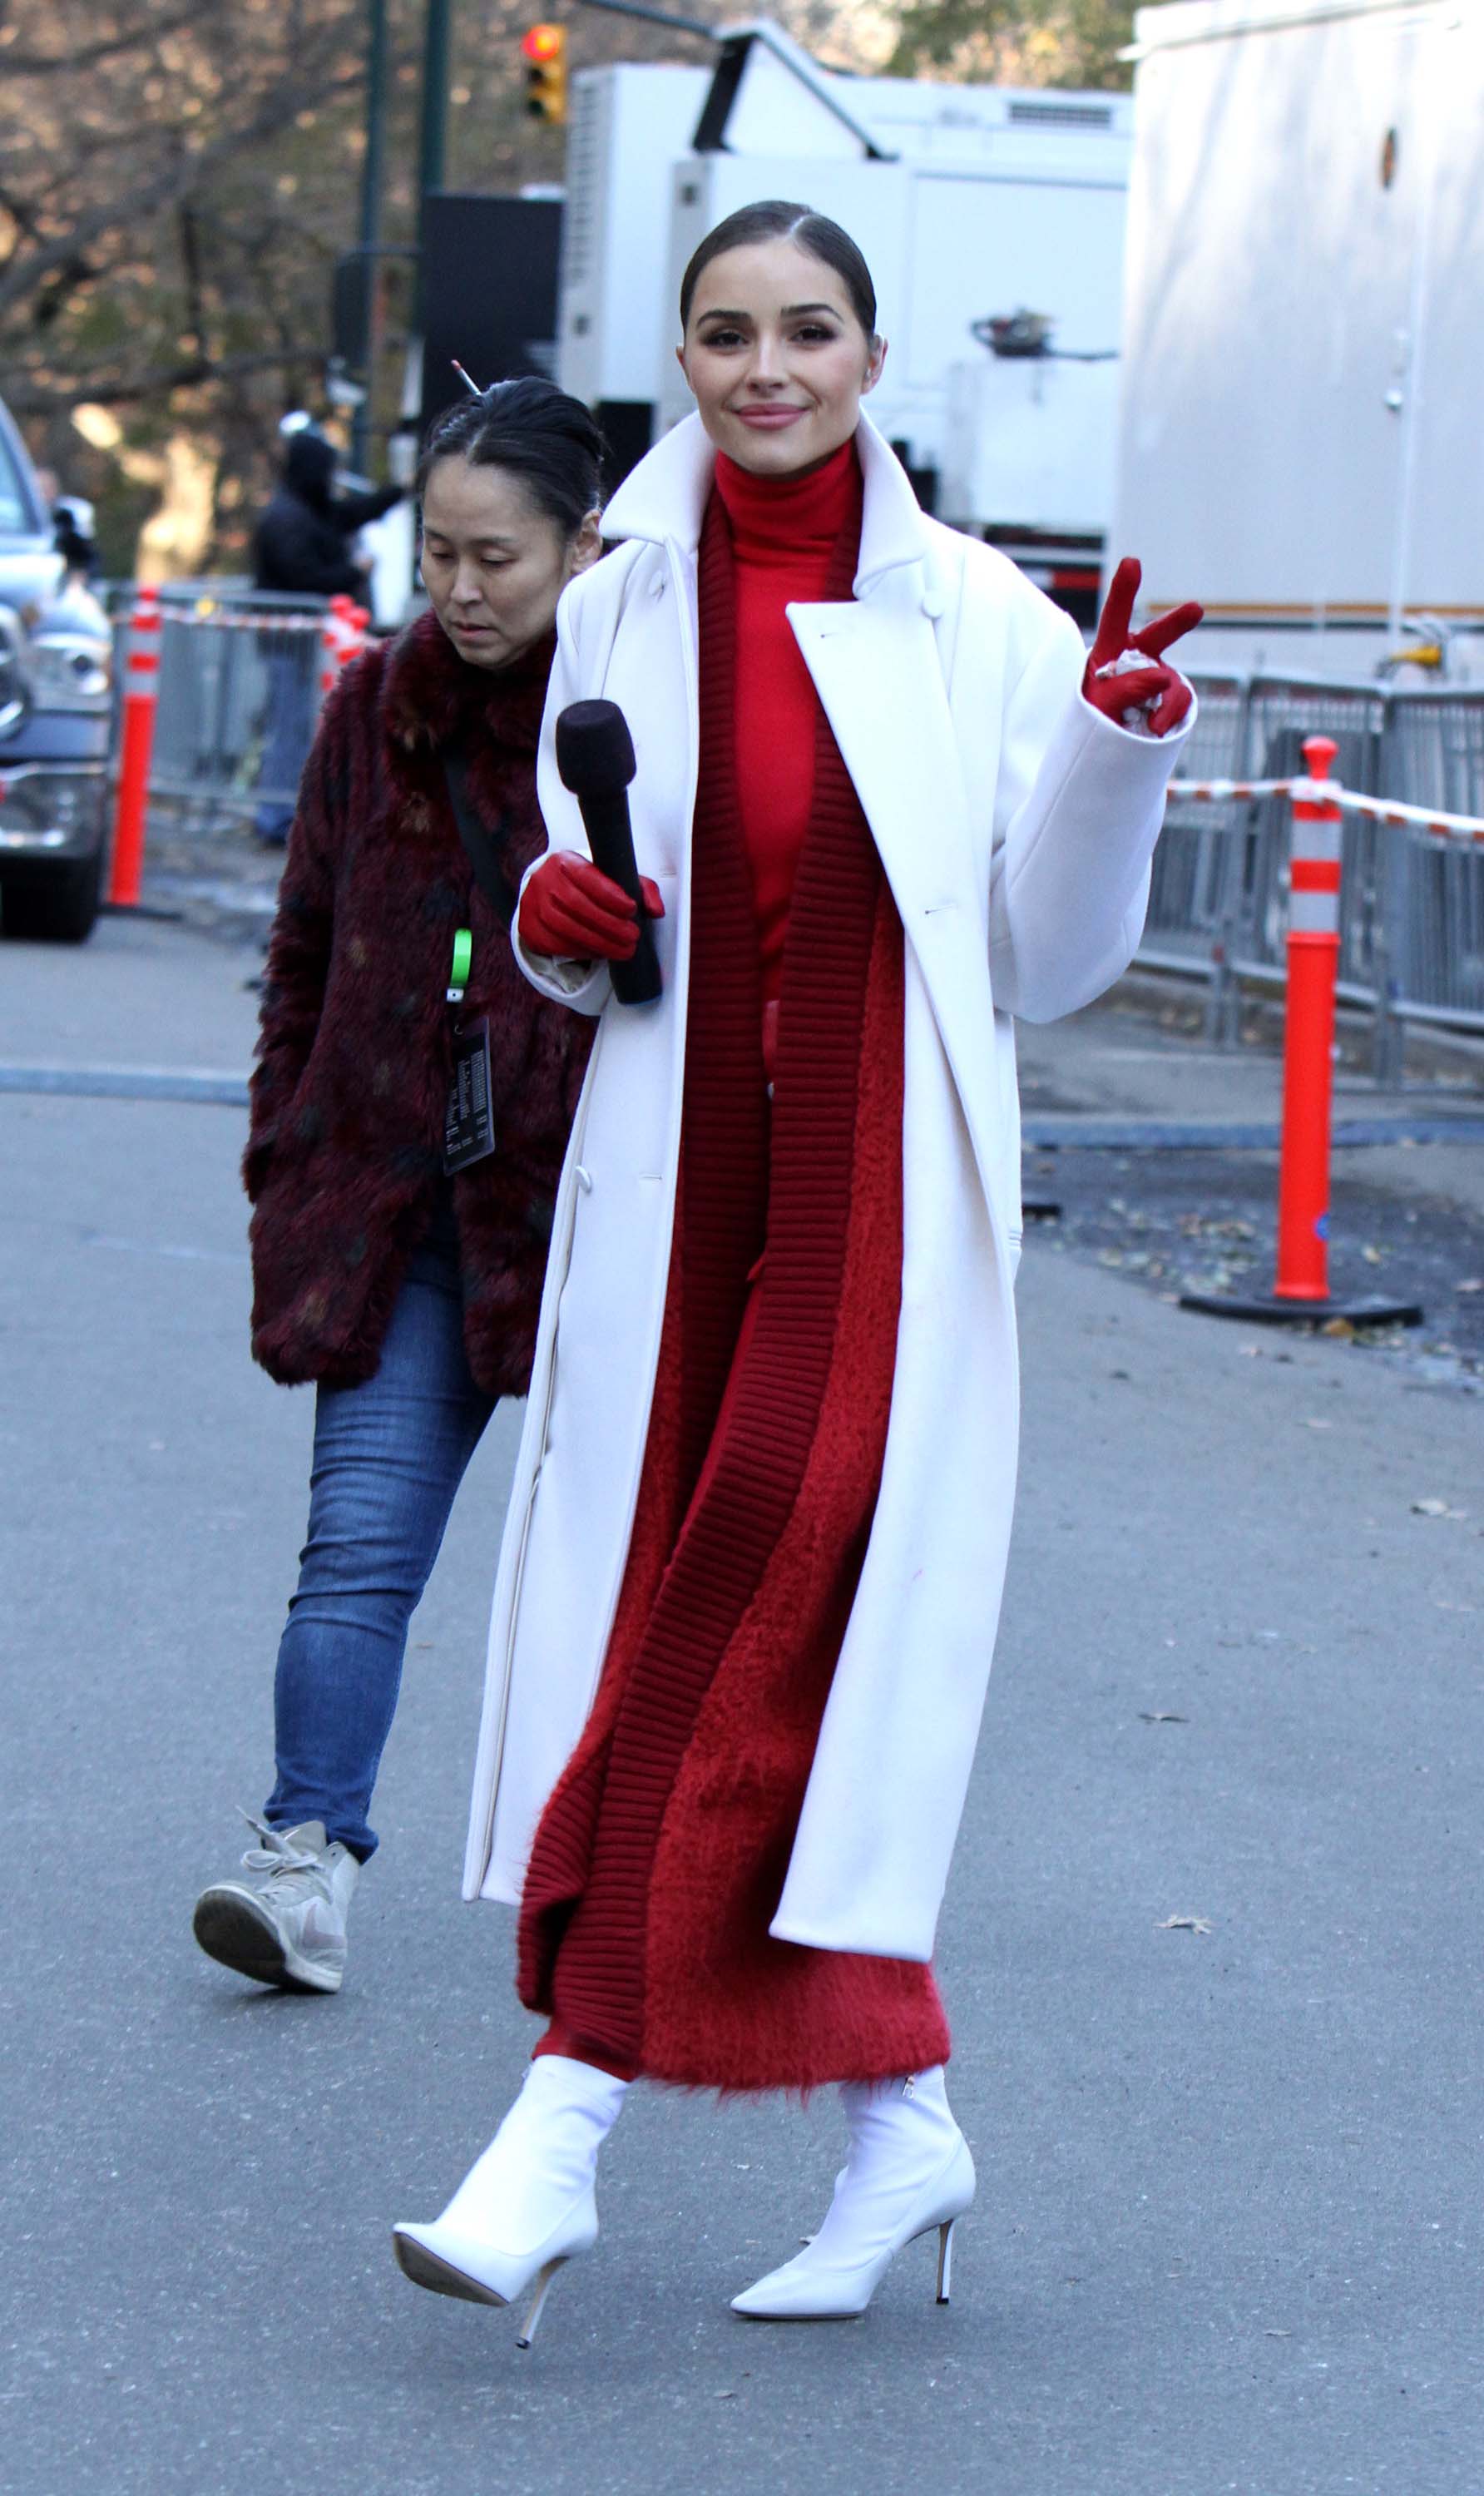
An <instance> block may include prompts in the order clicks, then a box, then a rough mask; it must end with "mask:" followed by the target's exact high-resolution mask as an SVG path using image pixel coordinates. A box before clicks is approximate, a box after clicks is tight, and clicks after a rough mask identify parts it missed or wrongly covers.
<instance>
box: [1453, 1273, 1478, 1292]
mask: <svg viewBox="0 0 1484 2496" xmlns="http://www.w3.org/2000/svg"><path fill="white" fill-rule="evenodd" d="M1453 1288H1454V1290H1455V1291H1456V1292H1484V1274H1470V1275H1469V1280H1468V1282H1467V1283H1455V1284H1454V1286H1453Z"/></svg>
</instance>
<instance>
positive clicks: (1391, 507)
mask: <svg viewBox="0 0 1484 2496" xmlns="http://www.w3.org/2000/svg"><path fill="white" fill-rule="evenodd" d="M1135 44H1136V53H1137V62H1138V67H1137V79H1136V86H1135V106H1136V110H1135V140H1134V165H1133V179H1132V184H1131V188H1130V194H1129V209H1128V288H1127V296H1126V302H1125V320H1124V341H1125V362H1124V368H1123V394H1122V414H1121V421H1120V428H1119V453H1118V470H1117V483H1116V491H1115V503H1114V522H1113V529H1112V532H1111V536H1110V543H1109V551H1110V554H1111V553H1117V552H1119V551H1122V550H1124V549H1131V550H1133V551H1136V552H1137V553H1139V554H1140V555H1141V556H1142V557H1143V560H1144V572H1145V593H1146V599H1147V603H1148V604H1149V606H1150V607H1151V608H1155V607H1159V606H1165V605H1169V604H1172V603H1173V602H1174V601H1175V600H1176V599H1180V598H1188V597H1194V598H1199V599H1201V600H1202V601H1203V602H1204V603H1205V606H1206V609H1207V614H1208V618H1209V621H1208V622H1207V624H1206V625H1205V626H1204V627H1203V628H1202V631H1201V632H1200V634H1199V635H1198V636H1197V637H1196V639H1195V640H1194V641H1193V642H1192V643H1190V644H1187V645H1186V646H1187V647H1188V648H1190V651H1191V653H1192V658H1193V661H1194V663H1195V664H1197V665H1201V666H1206V667H1210V668H1227V667H1238V668H1243V667H1250V668H1254V669H1259V670H1261V669H1266V670H1269V671H1277V672H1280V673H1293V672H1304V673H1310V674H1318V675H1322V676H1324V677H1325V678H1327V679H1330V680H1334V679H1338V678H1355V677H1357V676H1365V675H1369V674H1370V673H1371V672H1372V671H1374V670H1375V669H1376V666H1377V665H1378V664H1380V663H1383V662H1385V661H1387V660H1388V658H1389V657H1390V655H1391V654H1392V653H1394V652H1395V651H1396V650H1397V649H1398V648H1399V647H1402V646H1404V633H1405V630H1406V628H1407V626H1408V622H1409V620H1410V622H1411V624H1412V625H1413V626H1414V627H1415V624H1416V621H1417V619H1418V618H1420V617H1427V618H1436V619H1438V622H1439V623H1440V625H1441V627H1442V639H1443V640H1444V642H1445V644H1446V642H1447V641H1448V640H1449V637H1450V636H1453V635H1456V636H1458V638H1457V639H1456V640H1452V644H1451V649H1450V650H1449V652H1448V657H1449V662H1450V672H1451V673H1452V675H1453V676H1454V677H1455V678H1458V677H1460V676H1467V675H1468V673H1469V663H1470V657H1471V663H1472V672H1473V674H1474V676H1475V678H1477V677H1478V676H1479V675H1480V674H1481V673H1484V641H1481V640H1478V639H1476V638H1472V637H1476V636H1478V635H1479V634H1480V633H1481V632H1484V457H1481V451H1480V435H1481V426H1480V415H1479V408H1480V399H1481V390H1484V184H1481V183H1480V179H1479V133H1480V130H1481V128H1484V7H1481V5H1480V0H1447V5H1445V6H1442V7H1438V6H1435V5H1430V0H1423V5H1418V0H1175V5H1173V6H1169V7H1164V8H1155V9H1144V10H1141V11H1140V12H1139V14H1138V16H1137V17H1136V19H1135ZM1428 638H1432V637H1431V633H1430V632H1429V633H1428Z"/></svg>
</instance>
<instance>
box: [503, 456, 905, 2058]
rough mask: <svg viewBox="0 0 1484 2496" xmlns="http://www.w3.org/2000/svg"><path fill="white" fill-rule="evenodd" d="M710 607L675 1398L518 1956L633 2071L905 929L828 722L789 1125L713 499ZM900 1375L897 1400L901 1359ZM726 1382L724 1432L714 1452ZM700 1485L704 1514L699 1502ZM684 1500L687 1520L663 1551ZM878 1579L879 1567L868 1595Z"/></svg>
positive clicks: (802, 1430) (815, 1397)
mask: <svg viewBox="0 0 1484 2496" xmlns="http://www.w3.org/2000/svg"><path fill="white" fill-rule="evenodd" d="M855 559H856V548H855V546H854V545H853V544H844V543H843V544H842V545H841V546H840V548H839V552H838V555H837V559H836V564H835V568H834V574H833V577H832V578H831V580H830V582H829V585H828V594H829V595H830V596H831V597H833V598H836V599H841V598H847V597H849V595H850V582H851V579H852V577H853V573H854V567H855ZM699 602H700V651H701V662H700V716H701V732H700V781H699V792H698V796H697V801H696V820H695V833H694V842H695V848H694V860H693V877H692V927H691V977H690V1008H689V1019H688V1028H687V1042H686V1072H685V1107H684V1125H683V1144H682V1153H681V1175H680V1192H679V1202H678V1208H677V1230H676V1248H675V1252H674V1257H673V1259H672V1267H671V1285H670V1299H669V1316H668V1318H667V1322H666V1342H665V1354H664V1355H663V1356H662V1372H663V1373H667V1382H666V1375H665V1374H662V1386H661V1393H660V1395H659V1396H658V1398H657V1404H656V1413H655V1420H654V1421H653V1422H652V1426H651V1446H650V1449H649V1450H648V1451H647V1453H646V1468H645V1473H646V1482H645V1489H644V1491H643V1492H641V1497H640V1514H639V1519H638V1521H637V1522H636V1527H635V1547H634V1551H633V1552H632V1553H631V1579H630V1581H629V1582H626V1587H625V1595H624V1600H623V1602H622V1604H621V1606H620V1612H619V1619H618V1623H617V1626H616V1629H615V1634H614V1638H613V1640H612V1642H611V1644H610V1649H609V1656H608V1660H607V1665H606V1668H605V1672H604V1679H603V1689H602V1691H601V1692H600V1699H599V1704H598V1706H597V1707H596V1708H595V1712H594V1721H593V1723H592V1725H591V1726H590V1728H589V1732H588V1735H587V1736H586V1737H584V1741H583V1743H582V1744H581V1745H579V1748H578V1752H577V1753H576V1754H575V1755H574V1757H573V1760H572V1763H570V1765H569V1768H568V1770H567V1772H566V1773H565V1775H564V1777H563V1779H562V1781H561V1783H560V1784H559V1786H558V1788H557V1791H556V1794H554V1796H553V1798H552V1801H551V1803H550V1804H549V1805H548V1807H547V1811H546V1813H545V1815H544V1817H543V1820H542V1824H541V1829H540V1831H539V1833H538V1837H537V1842H536V1846H535V1849H534V1852H533V1856H532V1861H531V1867H530V1872H529V1875H528V1878H527V1884H526V1889H525V1896H524V1901H523V1908H522V1917H521V1932H520V1990H521V1995H522V1998H523V1999H524V2000H525V2001H526V2002H527V2003H528V2004H529V2005H530V2006H531V2007H532V2008H534V2009H542V2010H554V2011H555V2012H556V2014H557V2016H558V2019H559V2021H560V2022H561V2023H562V2024H563V2026H564V2028H565V2029H566V2031H567V2032H568V2033H569V2034H570V2035H571V2036H572V2038H574V2039H576V2040H577V2041H579V2043H580V2044H581V2045H582V2046H585V2047H586V2048H587V2049H588V2050H590V2051H598V2052H601V2053H603V2054H605V2055H607V2056H609V2057H612V2058H615V2059H616V2060H618V2061H621V2062H622V2061H626V2060H627V2061H629V2062H632V2063H633V2064H634V2065H635V2066H637V2065H638V2064H639V2063H640V2061H641V2057H642V2046H643V2025H644V2002H645V1958H646V1916H647V1912H648V1900H649V1885H650V1880H651V1877H652V1873H653V1866H654V1860H655V1853H656V1848H657V1846H658V1844H659V1840H660V1835H661V1828H662V1823H663V1822H664V1819H665V1810H666V1807H667V1805H668V1803H669V1801H670V1798H671V1796H672V1794H673V1793H674V1790H675V1783H676V1778H677V1775H678V1773H679V1770H680V1767H681V1763H682V1760H683V1759H684V1756H685V1753H686V1750H687V1746H688V1744H689V1743H690V1741H691V1739H692V1736H693V1733H694V1732H695V1730H696V1721H697V1717H698V1714H699V1711H700V1708H701V1706H702V1703H703V1701H704V1700H705V1698H706V1695H707V1692H708V1690H709V1689H710V1686H711V1683H712V1680H713V1678H714V1676H715V1674H716V1672H717V1669H718V1667H719V1665H720V1664H721V1662H722V1660H723V1658H724V1656H725V1655H726V1654H727V1649H728V1645H729V1642H730V1641H732V1639H733V1638H734V1637H735V1635H736V1633H737V1631H738V1628H739V1624H741V1622H742V1621H743V1618H744V1615H745V1614H746V1613H747V1611H748V1607H749V1606H750V1604H751V1603H752V1602H753V1599H754V1597H755V1596H756V1594H757V1590H758V1588H759V1586H760V1585H761V1583H762V1582H763V1579H764V1576H765V1573H766V1572H767V1570H768V1567H769V1563H770V1561H771V1559H772V1557H773V1555H774V1553H775V1552H776V1550H777V1548H778V1545H779V1543H780V1540H781V1538H782V1537H783V1535H784V1533H785V1529H786V1528H787V1526H788V1522H789V1518H790V1515H791V1513H792V1511H793V1508H794V1504H795V1502H796V1500H797V1498H798V1495H799V1489H800V1484H801V1483H802V1482H803V1480H804V1476H805V1471H806V1467H807V1466H808V1464H809V1459H810V1454H811V1450H812V1449H813V1447H814V1444H815V1439H816V1433H817V1429H818V1427H819V1416H820V1408H821V1402H822V1399H823V1396H824V1391H825V1387H826V1383H827V1381H828V1379H829V1376H830V1368H831V1359H832V1356H833V1354H834V1352H835V1349H836V1333H837V1322H838V1314H839V1307H840V1298H841V1290H842V1277H843V1274H844V1271H845V1264H846V1254H847V1244H848V1233H849V1231H850V1214H851V1201H852V1197H851V1191H852V1181H853V1176H854V1168H855V1152H856V1114H857V1105H858V1100H859V1094H860V1081H861V1057H862V1045H863V1032H864V1028H865V1018H866V1012H867V997H868V986H869V975H870V971H871V963H872V949H873V942H874V941H875V940H876V938H877V935H878V931H879V916H880V912H881V908H882V907H883V906H885V907H887V908H888V912H889V905H885V904H884V896H883V880H882V875H881V863H880V860H879V858H878V855H877V852H876V848H875V845H874V842H873V841H872V838H871V834H870V830H869V827H868V826H867V825H866V822H865V820H864V817H863V815H862V812H861V808H860V803H859V800H858V798H857V797H856V795H855V791H854V788H853V786H852V784H851V782H850V776H849V773H848V772H847V770H846V767H845V764H844V762H843V761H842V759H841V756H840V753H839V750H838V748H837V746H836V744H835V740H834V737H833V735H832V734H831V733H830V729H829V726H828V722H827V721H826V719H825V717H824V715H823V712H822V710H821V712H820V714H819V729H818V746H817V754H816V763H815V781H814V799H813V806H812V811H811V818H810V829H809V833H808V837H807V839H806V842H805V845H804V850H803V855H802V858H801V861H800V866H799V871H798V878H797V883H796V886H795V889H794V896H793V903H792V908H791V911H790V915H789V921H788V944H787V951H786V955H785V966H784V983H783V996H782V1004H781V1012H780V1026H779V1039H778V1051H777V1066H776V1077H775V1099H774V1102H773V1106H772V1114H771V1119H770V1117H769V1110H768V1103H767V1097H766V1089H765V1083H764V1078H763V1069H762V1055H761V985H760V979H759V972H758V960H757V927H756V920H755V916H754V908H753V894H752V889H751V882H750V876H749V869H748V862H747V856H746V851H745V848H744V843H743V835H742V827H741V824H740V820H739V815H738V808H737V799H736V786H735V774H734V769H733V749H732V721H733V709H734V705H733V671H734V643H733V634H734V612H735V598H734V582H733V567H732V550H731V540H730V533H729V529H728V525H727V517H726V514H725V512H724V510H723V508H722V506H721V504H720V502H719V501H718V500H717V499H716V498H715V497H713V499H712V502H711V504H710V506H709V508H708V511H707V515H706V521H705V527H704V531H703V534H702V539H701V549H700V582H699ZM893 923H894V915H893ZM899 941H900V940H899V939H898V943H899ZM896 1045H897V1046H899V1045H900V1043H899V1041H898V1042H897V1043H896ZM894 1149H895V1150H896V1151H898V1152H899V1151H900V1144H899V1143H897V1144H896V1145H895V1146H894ZM763 1252H765V1256H764V1264H763V1268H762V1275H761V1280H760V1283H759V1284H758V1286H757V1307H756V1311H755V1319H754V1324H753V1326H752V1327H751V1329H750V1332H749V1336H748V1340H747V1343H746V1348H745V1351H744V1353H743V1355H742V1357H741V1359H740V1361H737V1362H736V1376H735V1378H732V1377H731V1373H732V1369H733V1363H734V1360H735V1359H736V1355H737V1346H738V1337H739V1332H740V1329H741V1326H742V1320H743V1314H744V1310H745V1309H746V1307H747V1302H748V1291H749V1278H750V1276H751V1274H752V1272H753V1270H754V1268H755V1266H756V1264H757V1258H758V1256H759V1253H763ZM677 1336H678V1363H677V1361H676V1359H675V1352H676V1339H677ZM879 1357H880V1359H881V1360H883V1361H884V1363H885V1377H886V1378H887V1379H888V1380H889V1376H890V1363H891V1346H890V1342H889V1341H888V1342H886V1343H885V1344H883V1345H881V1347H879ZM729 1379H730V1380H731V1393H730V1398H729V1402H728V1407H727V1422H726V1426H725V1429H724V1430H723V1432H722V1434H721V1437H720V1439H719V1440H718V1442H717V1444H716V1446H715V1447H713V1446H712V1441H713V1436H714V1434H715V1432H716V1425H717V1420H718V1415H719V1413H720V1412H721V1409H722V1402H723V1397H724V1394H726V1393H727V1386H728V1380H729ZM888 1393H889V1389H888ZM666 1407H667V1410H666ZM657 1432H661V1433H663V1434H664V1436H665V1444H664V1445H663V1446H662V1445H657V1444H656V1434H657ZM708 1453H709V1456H710V1462H709V1465H708V1464H707V1458H708ZM877 1461H878V1462H879V1451H878V1458H877ZM703 1467H704V1468H705V1469H706V1479H705V1485H704V1489H703V1491H702V1493H701V1495H700V1496H699V1497H698V1498H694V1496H693V1495H694V1494H695V1492H696V1485H697V1482H699V1481H700V1478H701V1474H702V1469H703ZM662 1482H663V1505H664V1507H665V1510H666V1511H667V1517H666V1519H665V1523H664V1525H663V1528H662V1533H661V1535H660V1537H659V1538H658V1542H657V1538H656V1534H655V1527H656V1524H657V1523H658V1522H659V1521H660V1520H659V1519H658V1518H657V1516H656V1513H655V1503H656V1499H657V1498H659V1497H662V1492H661V1490H660V1487H659V1485H660V1484H661V1483H662ZM867 1516H869V1510H868V1511H867ZM682 1520H683V1524H682ZM641 1541H644V1542H646V1543H647V1544H648V1548H649V1551H650V1555H651V1558H650V1566H649V1569H648V1571H647V1572H646V1575H647V1576H648V1579H649V1582H648V1584H647V1586H645V1587H644V1588H643V1589H640V1588H639V1587H638V1586H637V1585H635V1584H634V1582H633V1573H634V1570H635V1568H636V1567H637V1566H638V1556H637V1555H638V1545H639V1544H640V1542H641ZM660 1549H663V1550H664V1552H665V1565H664V1566H663V1573H662V1572H661V1570H660V1569H659V1568H658V1567H657V1566H656V1565H655V1564H656V1560H657V1558H658V1552H659V1550H660ZM847 1556H848V1555H845V1554H841V1555H840V1565H841V1566H842V1567H844V1566H845V1565H846V1561H847ZM858 1562H859V1552H858V1550H857V1551H856V1553H855V1554H854V1556H853V1560H851V1561H850V1570H851V1572H853V1569H854V1568H855V1567H858ZM826 1565H832V1564H826ZM635 1598H637V1601H635V1600H634V1599H635ZM768 1912H770V1910H769V1911H768ZM890 2068H895V2066H891V2067H890Z"/></svg>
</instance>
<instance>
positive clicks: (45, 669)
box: [0, 403, 112, 944]
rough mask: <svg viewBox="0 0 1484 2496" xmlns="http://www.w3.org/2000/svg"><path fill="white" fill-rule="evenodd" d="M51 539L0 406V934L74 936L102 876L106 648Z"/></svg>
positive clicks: (85, 597) (85, 592) (85, 596)
mask: <svg viewBox="0 0 1484 2496" xmlns="http://www.w3.org/2000/svg"><path fill="white" fill-rule="evenodd" d="M68 535H69V540H70V542H72V543H74V544H75V542H76V532H75V529H74V530H70V531H69V533H68ZM57 538H58V530H57V525H56V521H55V519H54V518H53V515H52V514H51V513H50V512H48V510H47V509H46V503H45V501H44V499H43V496H42V492H41V488H40V485H39V484H38V482H37V477H36V471H35V470H34V468H33V467H32V465H31V462H30V460H29V458H28V457H27V455H26V449H25V445H24V443H23V442H22V441H21V439H20V436H19V434H18V433H17V432H16V430H15V424H14V423H13V421H12V420H11V417H10V415H9V414H8V412H7V410H6V408H5V406H4V404H3V403H0V934H3V935H5V936H49V937H53V938H56V939H59V940H61V941H62V942H64V943H69V944H80V943H81V941H82V939H83V938H84V937H85V936H87V935H88V934H90V932H91V930H92V925H93V921H94V920H95V919H96V918H97V916H98V902H99V893H100V889H101V885H102V879H103V858H104V846H105V830H106V822H107V803H106V800H107V790H108V720H109V707H110V701H111V690H110V688H111V675H112V647H111V640H110V636H109V632H108V618H107V616H106V615H105V613H104V611H103V608H102V607H101V606H100V605H99V602H98V600H97V599H96V598H95V597H94V596H93V593H92V591H91V590H90V589H89V588H88V586H87V583H86V581H85V580H84V579H83V578H82V577H80V574H79V573H78V572H77V570H76V569H74V568H70V567H69V564H68V562H67V560H66V558H65V557H64V556H63V555H62V554H61V553H60V552H59V551H58V546H57Z"/></svg>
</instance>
